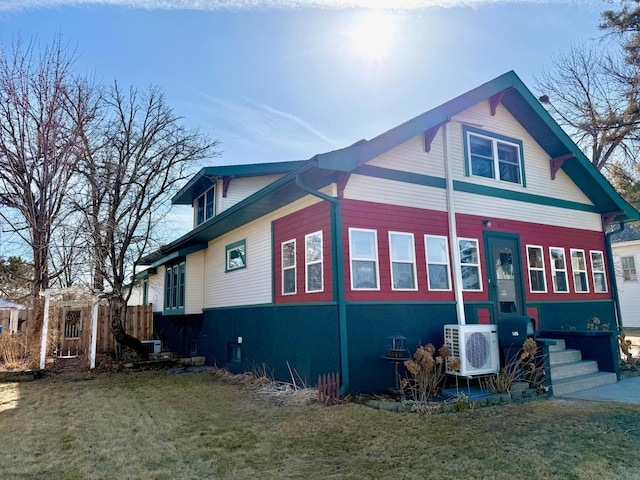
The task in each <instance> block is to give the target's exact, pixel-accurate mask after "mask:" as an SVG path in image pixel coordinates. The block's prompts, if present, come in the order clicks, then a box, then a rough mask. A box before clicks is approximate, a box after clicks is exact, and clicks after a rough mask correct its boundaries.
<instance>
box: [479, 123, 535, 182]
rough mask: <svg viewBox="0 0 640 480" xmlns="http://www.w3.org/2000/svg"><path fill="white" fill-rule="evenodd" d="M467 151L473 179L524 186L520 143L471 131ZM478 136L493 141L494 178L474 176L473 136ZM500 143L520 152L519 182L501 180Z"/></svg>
mask: <svg viewBox="0 0 640 480" xmlns="http://www.w3.org/2000/svg"><path fill="white" fill-rule="evenodd" d="M466 133H467V138H466V141H467V149H468V154H469V158H468V159H467V161H468V162H469V165H468V169H469V175H470V176H472V177H476V178H486V179H490V180H491V179H493V180H494V181H497V182H506V183H510V184H512V185H521V186H522V185H523V184H524V180H523V175H524V174H523V171H522V168H523V167H522V163H521V161H520V159H521V158H522V151H521V146H520V145H519V144H518V143H515V142H513V141H509V140H506V139H504V138H500V137H497V136H496V137H494V136H492V135H491V134H490V133H487V134H484V133H478V132H476V131H471V130H467V132H466ZM472 135H473V136H476V137H479V138H484V139H487V140H490V141H491V155H492V157H493V158H492V160H493V177H484V176H482V175H474V174H473V161H472V160H471V156H472V155H471V136H472ZM498 143H504V144H505V145H510V146H513V147H515V148H516V150H517V152H518V163H517V165H518V177H519V179H518V180H519V181H518V182H510V181H508V180H502V179H501V178H500V158H499V156H498Z"/></svg>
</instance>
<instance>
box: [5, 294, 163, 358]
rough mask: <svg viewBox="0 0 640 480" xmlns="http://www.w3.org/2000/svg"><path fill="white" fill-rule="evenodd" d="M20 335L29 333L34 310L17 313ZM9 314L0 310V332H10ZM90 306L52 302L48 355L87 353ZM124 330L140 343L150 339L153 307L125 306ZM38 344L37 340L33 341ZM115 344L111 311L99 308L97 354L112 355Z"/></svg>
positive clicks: (90, 315)
mask: <svg viewBox="0 0 640 480" xmlns="http://www.w3.org/2000/svg"><path fill="white" fill-rule="evenodd" d="M19 312H20V313H19V319H20V320H19V328H18V333H20V334H32V333H34V332H33V329H34V328H35V325H33V309H31V308H29V309H23V310H20V311H19ZM10 315H11V313H10V311H9V310H0V325H2V333H3V334H5V333H6V334H8V333H9V322H10ZM91 317H92V305H91V304H90V303H80V302H73V303H71V302H69V303H65V302H62V303H60V304H56V303H52V304H51V305H50V307H49V335H48V337H49V338H48V340H47V344H48V348H47V349H48V350H50V351H49V352H48V354H49V355H54V352H55V353H56V354H60V352H62V355H65V354H69V355H75V354H78V353H80V352H88V350H89V346H90V343H91ZM125 331H126V332H127V333H128V334H129V335H131V336H133V337H136V338H138V339H140V340H149V339H151V338H152V336H153V307H152V305H137V306H131V307H127V310H126V317H125ZM36 343H38V344H39V341H38V342H36ZM115 346H116V342H115V339H114V338H113V333H112V332H111V312H110V309H109V307H108V306H102V305H100V306H99V307H98V338H97V341H96V351H97V352H98V353H108V354H111V353H113V352H115Z"/></svg>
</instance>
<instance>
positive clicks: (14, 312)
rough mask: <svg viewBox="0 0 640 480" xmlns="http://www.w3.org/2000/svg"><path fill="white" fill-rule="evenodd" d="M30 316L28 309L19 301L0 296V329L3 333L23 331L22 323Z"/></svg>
mask: <svg viewBox="0 0 640 480" xmlns="http://www.w3.org/2000/svg"><path fill="white" fill-rule="evenodd" d="M29 316H30V314H29V309H28V308H27V307H26V306H24V305H21V304H19V303H15V302H12V301H11V300H5V299H2V298H0V327H2V328H1V329H0V331H1V332H4V333H18V332H23V331H24V325H25V323H26V322H27V318H28V317H29Z"/></svg>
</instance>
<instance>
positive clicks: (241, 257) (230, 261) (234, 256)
mask: <svg viewBox="0 0 640 480" xmlns="http://www.w3.org/2000/svg"><path fill="white" fill-rule="evenodd" d="M245 250H246V245H245V244H244V243H241V244H239V245H236V246H234V247H227V270H236V269H238V268H243V267H245V266H246V252H245Z"/></svg>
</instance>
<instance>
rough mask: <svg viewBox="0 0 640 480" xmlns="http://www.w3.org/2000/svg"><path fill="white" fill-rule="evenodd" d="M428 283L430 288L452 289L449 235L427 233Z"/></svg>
mask: <svg viewBox="0 0 640 480" xmlns="http://www.w3.org/2000/svg"><path fill="white" fill-rule="evenodd" d="M424 247H425V250H426V258H427V283H428V285H429V290H451V275H450V273H449V243H448V241H447V237H442V236H439V235H425V236H424Z"/></svg>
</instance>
